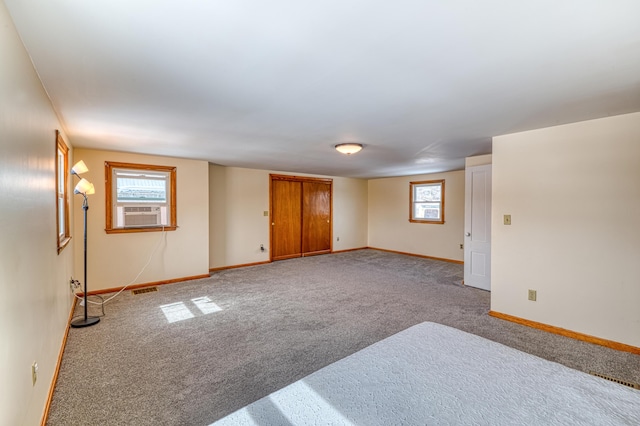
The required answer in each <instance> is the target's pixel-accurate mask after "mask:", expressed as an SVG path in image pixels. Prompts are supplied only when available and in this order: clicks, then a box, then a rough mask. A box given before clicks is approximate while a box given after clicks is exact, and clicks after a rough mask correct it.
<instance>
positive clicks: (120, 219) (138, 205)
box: [105, 161, 177, 233]
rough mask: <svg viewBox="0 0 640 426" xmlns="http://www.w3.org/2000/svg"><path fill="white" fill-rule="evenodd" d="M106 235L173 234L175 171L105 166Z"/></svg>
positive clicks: (147, 167) (129, 166) (171, 168)
mask: <svg viewBox="0 0 640 426" xmlns="http://www.w3.org/2000/svg"><path fill="white" fill-rule="evenodd" d="M105 174H106V188H105V191H106V198H107V202H106V204H107V227H106V228H107V229H106V231H107V233H118V232H145V231H162V230H163V229H164V230H165V231H173V230H175V229H176V228H177V220H176V168H175V167H170V166H151V165H146V164H130V163H114V162H109V161H108V162H106V163H105Z"/></svg>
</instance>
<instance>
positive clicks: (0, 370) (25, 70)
mask: <svg viewBox="0 0 640 426" xmlns="http://www.w3.org/2000/svg"><path fill="white" fill-rule="evenodd" d="M0 52H1V53H0V57H1V58H2V60H1V61H0V149H1V151H0V223H2V229H3V234H2V237H1V238H0V259H2V260H1V262H2V264H1V265H2V267H1V268H0V342H1V344H0V381H1V385H0V386H1V387H2V390H1V391H0V424H1V425H35V424H39V423H40V420H41V418H42V414H43V410H44V406H45V402H46V400H47V395H48V392H49V389H50V386H51V381H52V379H53V373H54V370H55V367H56V363H57V359H58V354H59V352H60V347H61V345H62V339H63V336H64V333H65V330H66V325H67V320H68V318H69V312H70V310H71V303H72V298H71V293H70V290H69V285H68V282H69V277H70V276H71V272H72V270H71V269H72V261H73V245H74V242H75V241H76V240H77V234H75V233H73V234H72V237H73V239H72V240H71V242H70V243H69V245H67V247H66V248H65V249H64V250H63V251H62V252H61V253H60V255H58V254H57V244H56V239H57V236H56V195H55V194H56V187H55V183H56V179H55V152H56V151H55V150H56V142H55V130H56V129H59V130H62V128H61V125H60V123H59V121H58V119H57V117H56V115H55V113H54V111H53V108H52V106H51V103H50V102H49V99H48V97H47V95H46V93H45V91H44V89H43V87H42V84H41V83H40V80H39V78H38V76H37V75H36V73H35V71H34V69H33V66H32V64H31V61H30V59H29V56H28V55H27V52H26V51H25V50H24V47H23V45H22V42H21V41H20V39H19V37H18V34H17V32H16V31H15V28H14V26H13V23H12V21H11V18H10V17H9V14H8V12H7V10H6V8H5V6H4V3H2V2H0ZM64 139H65V141H66V142H67V144H68V141H67V140H66V138H64ZM68 145H69V144H68ZM34 361H36V362H37V363H38V366H39V370H38V381H37V383H36V384H35V386H32V384H31V364H32V363H33V362H34Z"/></svg>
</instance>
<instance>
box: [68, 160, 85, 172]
mask: <svg viewBox="0 0 640 426" xmlns="http://www.w3.org/2000/svg"><path fill="white" fill-rule="evenodd" d="M88 171H89V168H88V167H87V165H86V164H84V161H82V160H80V161H78V162H77V163H76V164H75V165H74V166H73V167H72V168H71V174H72V175H81V174H83V173H86V172H88Z"/></svg>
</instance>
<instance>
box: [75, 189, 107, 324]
mask: <svg viewBox="0 0 640 426" xmlns="http://www.w3.org/2000/svg"><path fill="white" fill-rule="evenodd" d="M81 194H82V196H83V197H84V201H83V202H82V210H84V291H83V293H84V318H78V319H77V320H75V321H71V327H74V328H80V327H88V326H90V325H94V324H97V323H98V322H100V318H99V317H88V316H87V305H88V303H87V210H89V202H88V200H87V194H86V193H82V192H81Z"/></svg>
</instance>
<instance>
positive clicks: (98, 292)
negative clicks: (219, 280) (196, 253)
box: [78, 274, 211, 296]
mask: <svg viewBox="0 0 640 426" xmlns="http://www.w3.org/2000/svg"><path fill="white" fill-rule="evenodd" d="M210 276H211V275H210V274H203V275H193V276H191V277H182V278H173V279H170V280H162V281H153V282H148V283H143V284H133V285H128V286H126V288H127V290H135V289H137V288H144V287H152V286H155V285H163V284H174V283H180V282H183V281H191V280H199V279H202V278H209V277H210ZM123 288H125V287H114V288H105V289H103V290H95V291H90V292H88V293H87V295H88V296H93V295H96V294H105V293H115V292H118V291H120V290H122V289H123ZM78 296H84V293H78Z"/></svg>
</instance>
